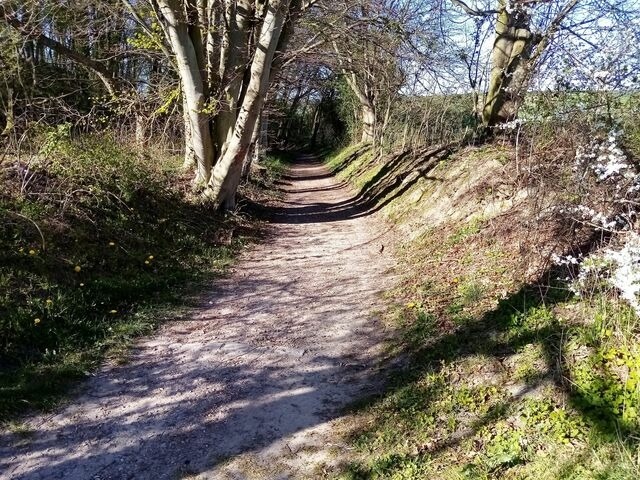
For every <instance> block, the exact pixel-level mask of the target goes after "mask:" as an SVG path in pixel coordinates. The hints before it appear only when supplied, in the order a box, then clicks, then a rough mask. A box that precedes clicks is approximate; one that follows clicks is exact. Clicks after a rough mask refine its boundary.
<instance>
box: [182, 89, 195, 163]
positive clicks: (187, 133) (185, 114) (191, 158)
mask: <svg viewBox="0 0 640 480" xmlns="http://www.w3.org/2000/svg"><path fill="white" fill-rule="evenodd" d="M182 120H183V122H182V123H183V125H184V127H183V128H184V162H183V163H182V170H183V171H184V172H191V171H194V170H195V169H196V166H197V165H198V161H197V160H196V153H195V152H194V151H193V148H192V142H191V121H190V119H189V107H188V106H187V99H186V97H185V95H184V92H183V93H182Z"/></svg>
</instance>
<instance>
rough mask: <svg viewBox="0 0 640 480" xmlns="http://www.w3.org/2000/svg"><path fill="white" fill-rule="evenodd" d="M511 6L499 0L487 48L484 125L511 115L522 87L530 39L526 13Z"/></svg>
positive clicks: (521, 94)
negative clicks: (488, 75)
mask: <svg viewBox="0 0 640 480" xmlns="http://www.w3.org/2000/svg"><path fill="white" fill-rule="evenodd" d="M512 8H513V9H508V8H507V3H506V0H500V8H499V11H498V19H497V22H496V38H495V41H494V44H493V49H492V51H491V62H492V66H491V78H490V80H489V90H488V92H487V96H486V99H485V103H484V107H483V109H482V122H483V125H484V126H485V127H492V126H495V125H499V124H501V123H505V122H508V121H511V120H513V119H515V118H516V115H517V114H518V109H519V107H520V105H521V103H522V99H523V97H524V94H525V90H526V82H524V79H525V77H526V62H527V61H528V59H529V55H530V53H531V46H532V39H533V36H532V34H531V31H530V26H529V21H530V17H529V15H528V14H527V13H526V12H524V11H523V10H522V9H520V8H518V7H517V6H516V7H512Z"/></svg>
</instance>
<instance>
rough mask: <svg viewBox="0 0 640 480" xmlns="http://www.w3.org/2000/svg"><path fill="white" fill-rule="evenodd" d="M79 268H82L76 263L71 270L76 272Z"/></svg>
mask: <svg viewBox="0 0 640 480" xmlns="http://www.w3.org/2000/svg"><path fill="white" fill-rule="evenodd" d="M80 270H82V268H80V265H76V266H75V267H73V271H74V272H76V273H78V272H79V271H80Z"/></svg>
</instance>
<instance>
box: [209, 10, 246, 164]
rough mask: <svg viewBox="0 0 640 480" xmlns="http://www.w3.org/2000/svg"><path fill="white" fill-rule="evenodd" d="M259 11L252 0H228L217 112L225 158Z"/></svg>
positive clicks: (219, 146)
mask: <svg viewBox="0 0 640 480" xmlns="http://www.w3.org/2000/svg"><path fill="white" fill-rule="evenodd" d="M254 14H255V11H254V9H253V7H252V2H251V1H250V0H238V1H233V0H226V1H225V11H224V13H223V15H224V18H225V21H224V25H225V27H224V30H223V32H222V39H223V40H222V48H221V54H220V67H219V76H220V81H221V84H222V87H223V91H222V96H221V102H220V105H219V109H218V114H217V116H216V124H215V137H216V142H215V143H216V148H217V156H218V158H221V157H223V156H224V152H225V150H226V149H227V145H228V144H229V141H230V140H231V136H232V135H233V131H234V128H235V124H236V119H237V113H238V104H239V102H240V101H241V98H240V96H241V93H242V83H243V79H244V73H245V68H246V64H247V62H248V60H249V31H250V29H251V20H252V18H253V17H254Z"/></svg>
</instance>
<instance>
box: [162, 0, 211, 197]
mask: <svg viewBox="0 0 640 480" xmlns="http://www.w3.org/2000/svg"><path fill="white" fill-rule="evenodd" d="M158 5H159V6H160V10H161V12H162V15H163V17H164V19H165V21H166V30H167V33H168V39H169V41H170V42H171V49H172V50H173V53H174V55H175V59H176V64H177V68H178V75H179V76H180V81H181V83H182V89H183V94H184V101H185V104H186V107H187V114H186V116H185V119H186V121H187V123H188V128H189V133H190V138H189V144H187V145H186V149H187V150H189V149H191V150H192V151H193V155H194V156H195V159H196V178H195V184H196V186H204V185H206V184H207V182H208V181H209V178H210V176H211V166H212V163H213V142H212V138H211V130H210V125H209V116H208V114H207V113H205V108H206V106H207V95H206V92H205V82H204V79H203V78H202V72H201V69H200V62H199V61H198V55H197V53H196V48H195V47H194V45H193V41H192V39H191V36H190V35H189V30H188V28H187V24H186V22H185V21H184V19H182V18H181V17H180V16H181V15H182V14H183V13H182V10H181V4H180V2H179V1H178V0H159V1H158Z"/></svg>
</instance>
